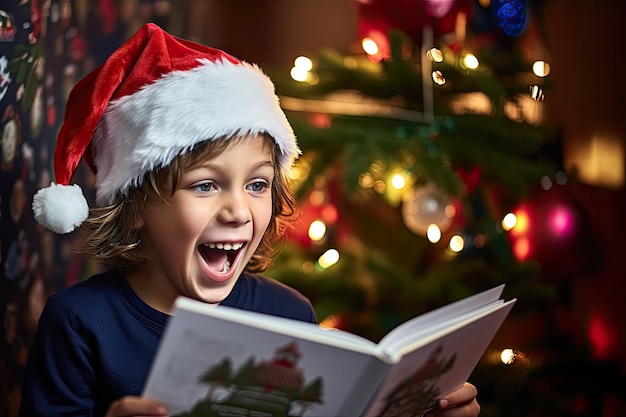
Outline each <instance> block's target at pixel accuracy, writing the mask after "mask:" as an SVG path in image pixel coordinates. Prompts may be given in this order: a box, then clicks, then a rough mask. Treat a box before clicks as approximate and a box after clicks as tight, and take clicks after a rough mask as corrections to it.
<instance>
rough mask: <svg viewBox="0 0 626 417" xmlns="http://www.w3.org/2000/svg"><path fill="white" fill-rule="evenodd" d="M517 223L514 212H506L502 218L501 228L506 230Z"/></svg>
mask: <svg viewBox="0 0 626 417" xmlns="http://www.w3.org/2000/svg"><path fill="white" fill-rule="evenodd" d="M516 224H517V216H516V215H515V214H514V213H507V214H506V216H504V218H503V219H502V228H503V229H504V230H506V231H507V232H508V231H509V230H511V229H512V228H514V227H515V225H516Z"/></svg>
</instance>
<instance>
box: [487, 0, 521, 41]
mask: <svg viewBox="0 0 626 417" xmlns="http://www.w3.org/2000/svg"><path fill="white" fill-rule="evenodd" d="M491 7H492V11H493V14H494V16H495V18H496V20H497V22H498V26H500V28H501V29H502V31H503V32H504V33H506V34H507V35H509V36H520V35H521V34H522V33H523V32H524V30H525V29H526V25H527V24H528V4H527V3H526V0H493V1H492V3H491Z"/></svg>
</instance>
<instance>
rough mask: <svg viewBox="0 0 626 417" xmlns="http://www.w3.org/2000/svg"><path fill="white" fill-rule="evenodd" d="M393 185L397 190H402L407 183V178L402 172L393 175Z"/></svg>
mask: <svg viewBox="0 0 626 417" xmlns="http://www.w3.org/2000/svg"><path fill="white" fill-rule="evenodd" d="M391 185H392V186H393V188H395V189H396V190H401V189H403V188H404V186H405V185H406V178H404V175H402V174H395V175H394V176H393V177H391Z"/></svg>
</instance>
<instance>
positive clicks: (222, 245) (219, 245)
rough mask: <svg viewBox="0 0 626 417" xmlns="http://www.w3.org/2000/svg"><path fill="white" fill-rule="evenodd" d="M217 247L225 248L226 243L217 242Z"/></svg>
mask: <svg viewBox="0 0 626 417" xmlns="http://www.w3.org/2000/svg"><path fill="white" fill-rule="evenodd" d="M215 247H216V248H218V249H224V244H223V243H216V244H215Z"/></svg>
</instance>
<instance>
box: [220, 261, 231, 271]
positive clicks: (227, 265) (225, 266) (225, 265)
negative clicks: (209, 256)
mask: <svg viewBox="0 0 626 417" xmlns="http://www.w3.org/2000/svg"><path fill="white" fill-rule="evenodd" d="M229 270H230V261H226V263H224V269H223V270H222V272H223V273H226V272H228V271H229Z"/></svg>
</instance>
